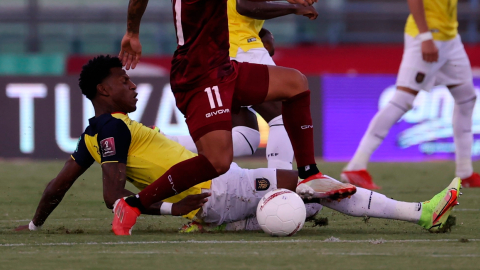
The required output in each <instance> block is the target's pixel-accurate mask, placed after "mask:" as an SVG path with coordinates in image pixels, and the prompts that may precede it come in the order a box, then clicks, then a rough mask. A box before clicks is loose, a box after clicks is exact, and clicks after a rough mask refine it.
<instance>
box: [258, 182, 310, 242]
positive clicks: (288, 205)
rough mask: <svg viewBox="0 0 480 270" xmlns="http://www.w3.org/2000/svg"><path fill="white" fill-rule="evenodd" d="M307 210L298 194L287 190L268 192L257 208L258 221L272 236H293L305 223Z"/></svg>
mask: <svg viewBox="0 0 480 270" xmlns="http://www.w3.org/2000/svg"><path fill="white" fill-rule="evenodd" d="M306 215H307V210H306V209H305V204H304V203H303V200H302V199H301V198H300V196H298V195H297V193H295V192H293V191H290V190H287V189H283V188H281V189H276V190H272V191H270V192H268V193H267V194H265V196H263V198H262V199H261V200H260V203H259V204H258V206H257V221H258V224H259V225H260V227H262V229H263V231H264V232H265V233H267V234H270V235H271V236H292V235H294V234H295V233H297V232H298V231H300V230H301V229H302V227H303V224H304V223H305V217H306Z"/></svg>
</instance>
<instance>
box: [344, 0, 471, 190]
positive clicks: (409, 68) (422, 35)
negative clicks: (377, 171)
mask: <svg viewBox="0 0 480 270" xmlns="http://www.w3.org/2000/svg"><path fill="white" fill-rule="evenodd" d="M408 6H409V8H410V12H411V14H410V16H409V17H408V20H407V24H406V26H405V50H404V53H403V57H402V63H401V64H400V70H399V72H398V76H397V83H396V84H397V90H396V91H395V94H394V95H393V97H392V99H391V100H390V102H389V103H388V104H387V105H386V106H385V107H384V108H382V109H381V110H380V111H379V112H378V113H377V114H376V115H375V116H374V117H373V119H372V120H371V122H370V125H369V126H368V129H367V131H366V132H365V135H363V138H362V140H361V141H360V144H359V145H358V148H357V150H356V152H355V155H354V156H353V158H352V160H350V162H349V163H348V165H347V167H346V168H345V169H344V171H343V172H342V174H341V179H342V181H345V182H350V183H352V184H354V185H357V186H360V187H364V188H368V189H376V188H379V187H378V186H377V185H375V184H374V183H373V181H372V177H371V175H370V174H369V173H368V171H367V164H368V161H369V160H370V156H371V155H372V154H373V152H374V151H375V149H377V147H378V146H379V145H380V144H381V143H382V142H383V139H384V138H385V136H387V134H388V131H389V130H390V128H391V127H392V126H393V124H395V123H397V121H398V120H399V119H400V118H401V117H402V116H403V115H404V114H405V113H406V112H408V111H409V110H410V109H411V108H412V107H413V102H414V100H415V97H416V96H417V94H418V92H419V91H420V90H422V89H423V90H426V91H429V90H430V89H431V88H432V87H433V86H434V85H446V86H447V87H448V90H449V91H450V93H451V94H452V96H453V99H454V100H455V108H454V110H453V119H452V123H453V127H452V128H453V138H454V141H455V162H456V171H455V174H456V175H457V176H458V177H460V178H461V179H462V185H463V186H464V187H480V175H479V174H478V173H476V172H474V171H473V166H472V144H473V134H472V114H473V109H474V107H475V102H476V99H477V95H476V93H475V88H474V86H473V76H472V68H471V67H470V61H469V60H468V56H467V53H466V52H465V49H464V48H463V44H462V41H461V39H460V36H459V35H458V31H457V27H458V21H457V0H453V1H445V0H430V1H422V0H408Z"/></svg>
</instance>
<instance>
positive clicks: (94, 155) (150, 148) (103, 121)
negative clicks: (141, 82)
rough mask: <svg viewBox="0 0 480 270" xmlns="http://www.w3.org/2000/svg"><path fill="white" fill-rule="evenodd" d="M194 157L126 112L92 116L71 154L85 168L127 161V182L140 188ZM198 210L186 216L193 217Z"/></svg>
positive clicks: (203, 185)
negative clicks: (98, 164)
mask: <svg viewBox="0 0 480 270" xmlns="http://www.w3.org/2000/svg"><path fill="white" fill-rule="evenodd" d="M195 156H196V154H194V153H192V152H190V151H188V150H187V149H185V148H184V147H183V146H181V145H180V144H178V143H176V142H174V141H172V140H169V139H167V138H166V137H165V136H164V135H162V134H161V133H159V132H158V131H156V130H154V129H151V128H149V127H146V126H144V125H142V124H141V123H138V122H136V121H133V120H131V119H130V118H129V117H128V115H126V114H123V113H112V114H103V115H101V116H99V117H96V118H95V117H93V118H91V119H90V120H89V126H88V127H87V128H86V129H85V132H84V133H83V134H82V136H81V137H80V138H79V141H78V145H77V149H76V150H75V152H74V153H73V154H72V158H73V159H74V160H75V161H76V162H77V164H78V165H80V166H82V167H84V168H88V167H90V166H91V165H92V164H93V162H94V161H96V162H98V163H100V164H104V163H108V162H121V163H125V164H126V175H127V181H129V182H131V183H132V184H133V185H134V186H135V187H137V188H138V189H140V190H142V189H144V188H145V187H147V186H148V185H150V184H151V183H153V182H154V181H155V180H157V179H158V178H159V177H160V176H162V175H163V174H164V173H165V172H166V171H167V170H168V169H170V168H171V167H172V166H173V165H175V164H177V163H179V162H181V161H184V160H187V159H190V158H193V157H195ZM211 183H212V181H211V180H210V181H206V182H203V183H200V184H198V185H196V186H193V187H191V188H190V189H188V190H186V191H184V192H182V193H180V194H177V195H175V196H173V197H170V198H168V199H166V200H164V201H165V202H171V203H175V202H178V201H180V200H181V199H183V198H185V197H186V196H188V195H194V194H200V193H201V192H202V189H209V188H210V186H211ZM198 210H199V209H197V210H195V211H192V212H190V213H188V214H187V215H185V217H187V218H190V219H192V218H193V217H194V216H195V214H196V213H197V212H198Z"/></svg>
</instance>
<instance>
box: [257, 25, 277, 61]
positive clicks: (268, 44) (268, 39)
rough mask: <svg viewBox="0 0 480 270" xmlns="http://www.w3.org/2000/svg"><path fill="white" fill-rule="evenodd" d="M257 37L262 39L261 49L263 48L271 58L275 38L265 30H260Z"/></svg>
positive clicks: (273, 52)
mask: <svg viewBox="0 0 480 270" xmlns="http://www.w3.org/2000/svg"><path fill="white" fill-rule="evenodd" d="M259 35H260V38H261V39H262V43H263V47H265V49H266V50H267V51H268V54H269V55H270V56H273V55H274V54H275V38H274V37H273V34H272V33H271V32H270V31H268V30H267V29H265V28H262V30H261V31H260V33H259Z"/></svg>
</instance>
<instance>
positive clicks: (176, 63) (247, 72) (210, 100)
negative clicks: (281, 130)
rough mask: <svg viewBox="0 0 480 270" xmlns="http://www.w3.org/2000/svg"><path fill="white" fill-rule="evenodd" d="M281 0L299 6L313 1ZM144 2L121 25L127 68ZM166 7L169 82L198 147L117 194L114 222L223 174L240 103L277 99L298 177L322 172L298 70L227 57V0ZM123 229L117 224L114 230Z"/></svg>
mask: <svg viewBox="0 0 480 270" xmlns="http://www.w3.org/2000/svg"><path fill="white" fill-rule="evenodd" d="M288 1H289V2H290V3H299V4H304V5H305V6H307V5H311V4H313V3H314V2H316V0H288ZM147 4H148V0H135V1H133V0H131V1H130V2H129V6H128V18H127V32H126V33H125V35H124V37H123V39H122V43H121V51H120V54H119V57H120V58H121V59H122V62H123V64H124V65H125V68H126V69H129V68H135V66H136V65H137V63H138V61H139V59H140V56H141V54H142V46H141V44H140V39H139V31H140V21H141V18H142V16H143V13H144V12H145V9H146V8H147ZM172 6H173V13H174V16H173V18H174V24H175V30H176V35H177V44H178V46H177V50H176V51H175V53H174V55H173V59H172V68H171V71H170V84H171V86H172V91H173V93H174V96H175V101H176V105H177V107H178V108H179V109H180V111H181V112H182V113H183V114H184V115H185V117H186V123H187V126H188V129H189V132H190V135H191V136H192V138H193V140H194V142H195V145H196V147H197V149H198V153H199V154H198V156H196V157H192V158H190V159H187V160H184V161H182V162H180V163H178V164H176V165H174V166H172V167H171V168H170V169H169V170H168V172H166V173H165V174H164V175H163V176H161V177H160V178H159V179H157V181H155V182H154V183H152V184H151V185H150V186H148V187H146V188H145V189H144V190H142V191H141V192H140V193H138V194H137V195H136V196H131V197H128V198H127V199H126V200H121V201H120V202H119V203H120V204H121V205H122V207H121V209H122V212H123V214H122V215H121V216H122V217H123V220H129V221H130V222H123V223H121V222H120V221H119V220H118V218H116V217H114V220H113V222H112V224H113V227H114V228H117V227H118V228H120V227H121V226H133V224H135V220H136V218H137V216H136V215H135V214H133V213H134V212H139V211H140V210H139V209H141V208H148V207H149V206H150V205H151V204H153V203H156V202H159V201H162V200H164V199H166V198H168V197H171V196H173V195H176V194H178V193H180V192H182V191H184V190H187V189H188V188H190V187H192V186H194V185H196V184H199V183H202V182H205V181H207V180H209V179H213V178H215V177H218V176H220V175H222V174H224V173H225V172H226V171H227V170H228V169H229V167H230V164H231V162H232V160H233V145H232V112H233V113H235V112H237V111H238V110H239V108H240V107H241V106H249V105H257V104H261V103H263V102H266V101H281V102H282V116H283V121H284V126H285V130H286V131H287V133H288V137H289V138H290V141H291V143H292V147H293V151H294V156H295V160H296V162H297V169H298V175H299V177H300V178H302V179H305V180H308V181H310V180H314V179H319V178H321V176H322V174H321V173H320V171H319V170H318V168H317V165H316V162H315V153H314V142H313V123H312V118H311V115H310V90H309V87H308V81H307V79H306V77H305V75H303V74H302V73H300V72H299V71H298V70H294V69H289V68H283V67H277V66H269V65H259V64H252V63H245V62H243V63H240V62H236V61H231V60H230V57H229V46H230V45H229V38H228V18H227V0H219V1H213V0H194V1H193V0H173V1H172ZM112 166H113V167H117V168H116V170H119V169H120V168H118V165H115V164H114V165H112ZM336 191H337V190H335V189H333V190H331V192H334V193H335V192H336ZM353 192H355V187H354V186H352V188H350V189H349V190H345V192H343V193H342V194H339V193H337V195H340V196H341V197H346V196H348V195H349V194H352V193H353ZM129 213H132V214H129ZM129 229H130V228H128V227H124V229H122V230H120V231H119V232H118V233H123V232H124V231H129ZM114 232H115V233H117V231H115V229H114Z"/></svg>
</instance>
